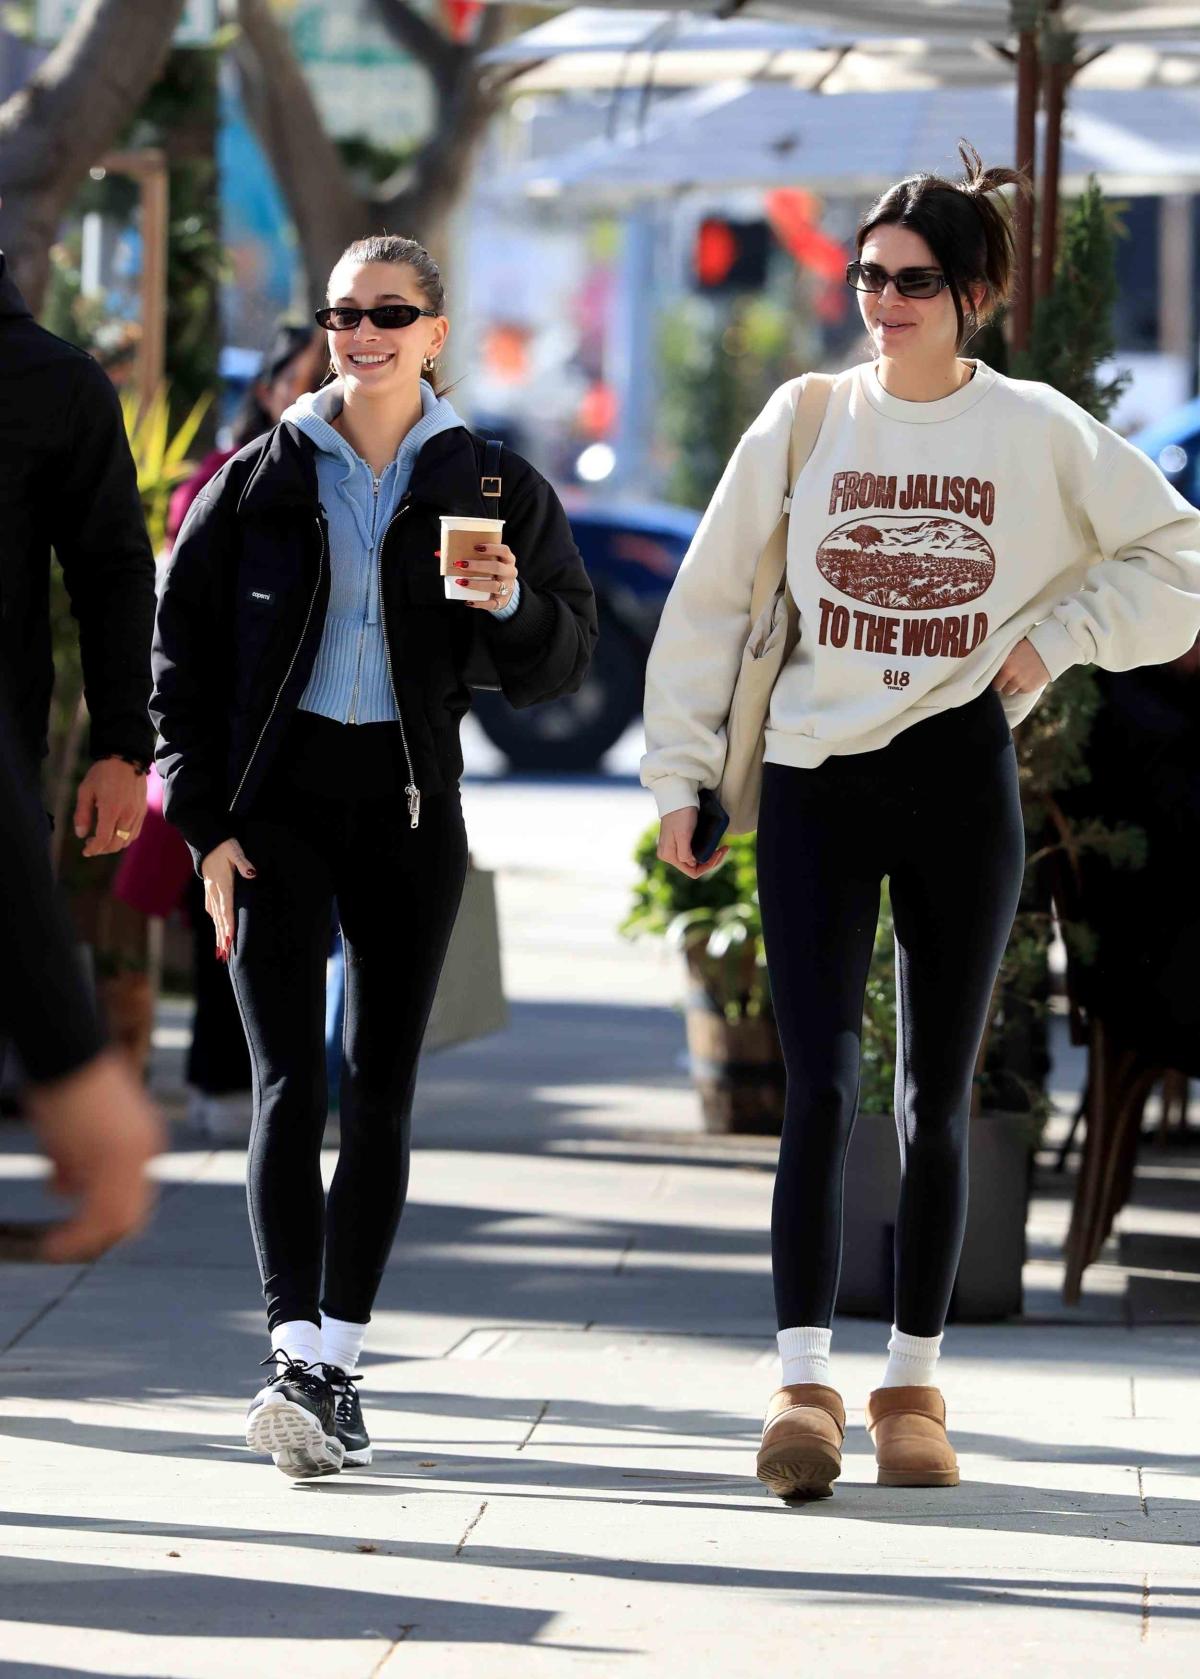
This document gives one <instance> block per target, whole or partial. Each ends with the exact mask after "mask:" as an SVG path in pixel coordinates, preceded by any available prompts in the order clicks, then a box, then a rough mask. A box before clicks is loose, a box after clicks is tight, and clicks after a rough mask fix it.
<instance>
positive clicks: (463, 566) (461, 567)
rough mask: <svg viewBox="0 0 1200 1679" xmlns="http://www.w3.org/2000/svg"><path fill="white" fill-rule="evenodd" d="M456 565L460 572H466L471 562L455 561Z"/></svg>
mask: <svg viewBox="0 0 1200 1679" xmlns="http://www.w3.org/2000/svg"><path fill="white" fill-rule="evenodd" d="M454 563H455V565H456V566H457V567H458V569H459V571H466V569H467V567H468V566H469V565H470V563H471V562H470V560H455V562H454Z"/></svg>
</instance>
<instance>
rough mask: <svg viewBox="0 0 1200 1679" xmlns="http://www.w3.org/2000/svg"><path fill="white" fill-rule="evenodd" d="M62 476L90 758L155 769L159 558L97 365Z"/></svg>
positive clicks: (81, 395) (83, 389)
mask: <svg viewBox="0 0 1200 1679" xmlns="http://www.w3.org/2000/svg"><path fill="white" fill-rule="evenodd" d="M57 471H58V479H57V482H53V483H50V484H48V485H47V486H46V491H47V494H48V495H49V497H50V498H51V502H50V506H51V512H50V518H49V527H50V537H51V541H52V542H53V544H54V550H55V552H56V554H57V555H58V559H59V563H60V565H61V566H62V569H63V579H64V581H65V583H66V586H67V593H68V595H69V597H70V601H71V612H72V614H73V616H74V617H75V618H76V620H77V621H78V623H79V646H80V652H81V655H82V659H83V683H84V692H85V694H86V696H87V703H88V711H89V712H90V713H91V719H92V732H91V755H92V757H93V758H96V759H100V758H109V757H118V758H119V757H130V758H136V759H138V760H139V761H140V762H141V763H143V764H149V763H150V761H151V758H152V757H153V755H154V728H153V725H152V724H151V722H150V714H149V710H148V706H149V702H150V638H151V636H152V634H153V630H154V556H153V554H152V553H151V551H150V540H149V537H148V536H147V534H146V521H145V518H144V517H143V514H142V504H141V498H140V496H139V495H138V487H137V471H136V468H135V467H134V463H133V456H132V455H131V453H130V450H129V442H128V439H127V438H126V435H125V422H124V420H123V418H122V415H121V405H120V402H119V400H118V397H117V393H116V391H115V390H114V389H113V386H112V382H111V381H110V379H109V378H108V375H107V374H106V373H105V372H104V370H103V369H102V368H101V367H100V366H99V365H98V364H97V363H96V362H93V361H91V360H88V361H81V362H80V363H79V364H78V370H77V371H76V373H75V377H74V388H73V391H72V395H71V400H70V404H69V407H68V411H67V414H66V418H65V426H64V441H63V454H62V458H61V461H60V463H59V464H58V467H57Z"/></svg>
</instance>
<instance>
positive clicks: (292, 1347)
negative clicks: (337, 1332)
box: [271, 1318, 321, 1369]
mask: <svg viewBox="0 0 1200 1679" xmlns="http://www.w3.org/2000/svg"><path fill="white" fill-rule="evenodd" d="M271 1351H272V1352H273V1353H274V1354H275V1357H276V1359H277V1361H278V1363H279V1367H280V1369H282V1368H283V1366H284V1363H285V1362H286V1360H285V1358H284V1357H283V1356H282V1355H284V1354H287V1355H289V1356H290V1357H292V1358H297V1359H299V1360H300V1363H301V1364H318V1363H320V1359H321V1331H320V1329H319V1328H318V1327H317V1325H316V1324H315V1323H310V1322H309V1320H308V1318H293V1319H292V1320H291V1321H290V1322H289V1323H277V1324H276V1325H275V1327H274V1329H273V1330H272V1331H271Z"/></svg>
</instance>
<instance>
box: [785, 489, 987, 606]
mask: <svg viewBox="0 0 1200 1679" xmlns="http://www.w3.org/2000/svg"><path fill="white" fill-rule="evenodd" d="M817 569H818V570H819V571H820V573H821V576H822V577H824V578H825V579H826V581H827V582H829V583H832V584H833V586H834V588H835V589H840V590H841V592H842V594H844V595H849V596H850V597H851V599H852V600H860V601H862V602H863V603H864V605H866V606H890V607H893V608H895V609H896V610H897V611H900V612H910V611H925V612H928V611H929V610H930V609H931V608H937V607H943V606H963V605H964V604H965V603H966V602H967V601H971V600H977V599H978V598H979V596H980V595H981V594H983V592H984V590H985V589H986V588H988V586H989V585H990V583H991V581H992V579H993V577H995V575H996V556H995V554H994V553H993V552H992V548H991V544H990V543H989V542H988V541H987V540H986V538H984V537H982V536H980V535H979V533H978V531H973V530H972V529H971V527H970V525H964V524H963V523H962V522H961V521H960V520H958V519H944V518H941V517H940V516H922V517H920V518H913V517H911V516H907V517H898V516H897V515H896V514H894V513H893V514H889V513H883V514H876V515H875V516H874V517H868V518H865V519H849V520H847V522H846V523H845V524H844V525H839V526H838V528H837V529H836V530H834V531H830V533H829V535H828V536H827V537H826V538H825V540H824V542H822V544H821V546H820V547H819V548H818V549H817Z"/></svg>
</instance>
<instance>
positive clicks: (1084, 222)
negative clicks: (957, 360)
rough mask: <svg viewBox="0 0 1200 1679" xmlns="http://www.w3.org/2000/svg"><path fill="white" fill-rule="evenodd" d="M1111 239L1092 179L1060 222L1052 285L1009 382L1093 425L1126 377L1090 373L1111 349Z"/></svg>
mask: <svg viewBox="0 0 1200 1679" xmlns="http://www.w3.org/2000/svg"><path fill="white" fill-rule="evenodd" d="M1117 232H1118V226H1117V222H1116V219H1115V216H1114V214H1113V211H1112V210H1111V208H1110V207H1109V205H1108V204H1106V203H1105V200H1104V194H1103V192H1102V191H1101V190H1100V186H1099V183H1098V182H1097V181H1096V179H1095V178H1094V177H1093V178H1092V179H1091V180H1090V181H1089V182H1088V185H1087V189H1086V191H1085V192H1084V194H1083V196H1082V197H1081V198H1079V199H1077V200H1076V202H1075V203H1074V204H1073V205H1072V206H1071V208H1070V210H1069V211H1068V213H1067V215H1066V217H1065V219H1064V223H1063V234H1062V246H1061V249H1060V252H1059V257H1058V263H1057V266H1056V268H1055V273H1054V284H1053V286H1052V287H1051V289H1050V291H1049V293H1048V294H1047V295H1046V296H1045V297H1043V298H1039V299H1038V302H1037V304H1036V306H1035V308H1034V314H1033V327H1032V331H1031V333H1030V339H1029V348H1028V349H1027V350H1025V351H1023V352H1022V353H1021V354H1020V355H1018V356H1016V357H1015V358H1014V362H1013V375H1014V377H1016V378H1018V379H1039V380H1041V381H1042V382H1043V383H1044V384H1047V385H1053V386H1054V388H1055V390H1056V391H1061V392H1062V393H1063V395H1064V396H1069V397H1070V398H1071V401H1072V402H1077V403H1078V404H1079V406H1080V407H1081V408H1086V409H1087V411H1088V413H1089V414H1094V415H1095V417H1096V419H1098V420H1107V418H1108V416H1109V414H1111V412H1112V410H1113V407H1114V405H1115V403H1116V401H1117V399H1118V398H1119V397H1120V395H1121V392H1122V391H1123V390H1124V389H1125V387H1126V385H1127V384H1128V383H1129V375H1128V374H1126V373H1118V374H1117V375H1116V376H1115V377H1114V378H1112V379H1101V378H1100V376H1099V372H1098V369H1099V367H1100V364H1101V363H1102V362H1105V361H1107V360H1108V359H1109V357H1110V356H1111V355H1112V353H1113V351H1114V350H1115V349H1116V340H1115V339H1114V337H1113V329H1112V310H1113V304H1114V302H1115V301H1116V295H1117V274H1116V264H1115V262H1114V256H1113V252H1114V242H1115V239H1116V237H1117Z"/></svg>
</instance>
